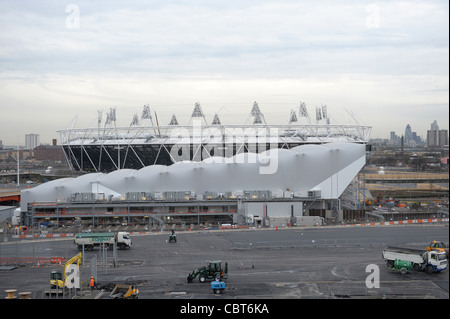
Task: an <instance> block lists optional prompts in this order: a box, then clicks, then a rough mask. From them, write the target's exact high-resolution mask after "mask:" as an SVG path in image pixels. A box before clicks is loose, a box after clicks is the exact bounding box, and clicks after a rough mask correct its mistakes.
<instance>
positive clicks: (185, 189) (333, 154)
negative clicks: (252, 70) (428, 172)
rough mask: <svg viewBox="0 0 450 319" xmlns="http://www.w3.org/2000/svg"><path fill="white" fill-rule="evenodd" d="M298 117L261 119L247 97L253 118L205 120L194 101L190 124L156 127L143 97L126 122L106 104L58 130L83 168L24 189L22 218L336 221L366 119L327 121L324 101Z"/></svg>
mask: <svg viewBox="0 0 450 319" xmlns="http://www.w3.org/2000/svg"><path fill="white" fill-rule="evenodd" d="M299 116H300V117H304V118H305V121H306V122H307V123H306V124H298V118H297V113H296V112H293V111H291V114H290V118H289V123H288V124H287V125H273V124H267V123H266V121H265V118H264V115H263V114H262V112H261V111H260V109H259V107H258V104H257V103H256V102H255V103H254V104H253V108H252V110H251V112H250V115H249V119H250V120H251V124H249V123H245V124H243V125H225V124H222V123H221V122H220V119H219V118H218V116H217V114H216V116H215V117H214V120H213V122H212V123H211V124H208V123H206V119H205V116H204V114H203V111H202V109H201V107H200V104H198V103H197V104H196V105H195V107H194V111H193V113H192V116H191V121H190V123H189V125H185V126H180V125H178V123H177V119H176V117H175V116H173V117H172V121H171V123H170V124H169V125H168V126H160V125H159V124H158V122H157V121H156V125H153V119H152V116H151V113H150V109H149V107H148V106H145V107H144V111H143V114H142V117H141V120H139V118H138V116H137V115H136V116H135V117H134V118H133V122H132V124H131V125H130V126H129V127H126V128H125V127H116V126H115V109H113V108H111V109H110V111H109V112H108V113H107V118H106V121H105V123H104V124H103V125H102V121H101V116H100V113H99V119H98V127H97V128H88V129H74V128H72V129H67V130H63V131H60V135H61V140H62V141H63V147H64V151H65V154H66V157H67V160H68V162H69V164H70V165H71V167H72V169H73V170H74V171H81V172H85V173H87V174H84V175H81V176H79V177H74V178H61V179H58V180H54V181H51V182H47V183H45V184H42V185H39V186H37V187H34V188H30V189H26V190H23V191H22V192H21V215H22V221H23V222H24V223H25V224H26V225H33V226H34V225H36V224H38V223H40V222H42V221H43V220H45V221H46V222H49V221H51V222H52V223H54V224H56V225H69V224H73V223H75V222H79V223H85V224H90V225H92V226H95V227H97V226H101V225H114V224H117V223H122V224H124V223H125V224H133V225H146V226H147V227H153V228H155V227H156V228H158V229H159V228H161V229H163V228H164V227H167V226H168V225H172V226H171V227H175V226H177V227H181V228H182V229H186V228H194V227H205V226H218V225H223V224H229V225H239V226H257V227H267V226H269V227H275V226H278V225H280V226H282V225H284V226H286V225H300V224H303V225H305V224H322V223H323V222H324V219H326V218H327V219H332V220H335V221H338V220H342V218H343V217H344V216H343V214H344V212H343V204H342V203H341V195H342V194H343V193H344V192H345V190H346V189H347V188H348V186H349V185H350V184H352V183H354V182H355V177H356V176H357V175H358V173H359V171H360V170H361V169H362V167H363V166H364V165H365V163H366V151H367V146H368V145H367V141H368V138H369V134H370V129H371V128H370V127H368V126H361V125H336V124H330V123H329V122H330V121H329V118H328V116H327V112H326V107H324V106H323V107H321V108H316V121H315V123H314V124H313V123H312V122H313V121H312V120H311V118H310V117H309V115H308V113H307V111H306V107H305V105H304V104H301V105H300V108H299ZM155 118H156V113H155ZM249 119H247V121H246V122H248V120H249ZM144 120H146V121H147V122H150V125H143V124H144V123H143V122H144ZM356 184H357V185H359V183H357V182H356ZM317 211H319V213H317Z"/></svg>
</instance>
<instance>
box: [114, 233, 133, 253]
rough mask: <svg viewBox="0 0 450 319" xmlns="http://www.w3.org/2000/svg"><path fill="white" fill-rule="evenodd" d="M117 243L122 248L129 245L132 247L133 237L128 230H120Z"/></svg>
mask: <svg viewBox="0 0 450 319" xmlns="http://www.w3.org/2000/svg"><path fill="white" fill-rule="evenodd" d="M116 243H117V245H118V246H119V248H120V249H125V248H127V247H131V237H130V233H128V232H118V233H117V240H116Z"/></svg>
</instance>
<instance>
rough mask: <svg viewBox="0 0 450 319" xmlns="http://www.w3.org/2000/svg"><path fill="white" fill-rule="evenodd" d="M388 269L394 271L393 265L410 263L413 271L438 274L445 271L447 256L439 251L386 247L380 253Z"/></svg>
mask: <svg viewBox="0 0 450 319" xmlns="http://www.w3.org/2000/svg"><path fill="white" fill-rule="evenodd" d="M382 256H383V259H385V260H386V265H387V267H388V268H389V269H395V267H396V266H395V263H396V262H397V263H399V261H402V262H410V263H411V267H412V269H414V270H415V271H426V272H427V273H433V272H440V271H442V270H445V269H447V263H448V261H447V256H446V254H445V252H441V251H435V250H432V251H427V250H421V249H410V248H401V247H386V248H385V249H384V250H383V253H382Z"/></svg>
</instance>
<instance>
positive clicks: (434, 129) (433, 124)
mask: <svg viewBox="0 0 450 319" xmlns="http://www.w3.org/2000/svg"><path fill="white" fill-rule="evenodd" d="M431 130H432V131H439V126H438V125H437V121H436V120H434V122H433V123H431Z"/></svg>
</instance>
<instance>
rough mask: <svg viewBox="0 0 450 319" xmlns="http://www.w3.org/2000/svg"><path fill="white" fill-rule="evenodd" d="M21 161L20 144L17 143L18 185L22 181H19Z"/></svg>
mask: <svg viewBox="0 0 450 319" xmlns="http://www.w3.org/2000/svg"><path fill="white" fill-rule="evenodd" d="M19 161H20V150H19V144H17V186H19V185H20V181H19V177H20V173H19V168H20V167H19Z"/></svg>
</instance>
